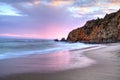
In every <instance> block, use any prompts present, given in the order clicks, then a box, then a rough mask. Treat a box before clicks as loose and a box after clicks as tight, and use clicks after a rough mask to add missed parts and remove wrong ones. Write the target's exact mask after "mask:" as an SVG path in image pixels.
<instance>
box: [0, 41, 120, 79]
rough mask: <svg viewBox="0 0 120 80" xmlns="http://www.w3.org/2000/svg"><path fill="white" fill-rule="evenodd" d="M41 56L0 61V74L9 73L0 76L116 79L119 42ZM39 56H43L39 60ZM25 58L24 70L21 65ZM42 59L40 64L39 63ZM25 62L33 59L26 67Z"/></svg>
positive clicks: (119, 66) (119, 63)
mask: <svg viewBox="0 0 120 80" xmlns="http://www.w3.org/2000/svg"><path fill="white" fill-rule="evenodd" d="M62 53H64V54H62ZM81 53H82V54H83V55H81ZM74 54H75V55H74ZM76 54H77V55H76ZM84 55H85V56H84ZM43 56H44V58H43ZM43 56H41V57H40V56H38V55H36V56H35V55H34V56H31V57H30V56H29V58H28V59H27V60H28V61H27V60H26V58H20V59H21V60H19V58H16V59H8V60H3V61H0V74H1V75H4V74H6V73H10V74H9V75H5V76H1V77H0V80H120V44H119V43H116V44H107V46H106V47H102V48H99V49H94V50H91V49H87V50H82V51H81V50H76V51H70V52H60V53H58V54H57V55H56V53H55V54H54V55H53V54H49V55H47V54H46V55H43ZM71 56H72V58H71ZM86 56H87V57H86ZM48 58H49V59H48ZM38 59H39V62H38ZM43 59H47V60H44V62H43ZM51 59H54V60H51ZM18 61H19V62H18ZM32 61H33V62H32ZM48 61H49V62H48ZM52 61H54V63H53V62H52ZM26 62H27V66H26V67H27V70H26V68H25V66H22V65H23V63H24V65H25V63H26ZM42 62H43V65H44V66H41V65H40V64H41V63H42ZM51 62H52V64H49V65H51V66H45V65H48V63H51ZM28 63H29V64H30V65H31V63H33V66H31V67H29V66H30V65H28ZM10 64H11V65H10ZM13 64H14V65H13ZM36 64H38V65H36ZM18 65H19V66H18ZM20 65H21V66H20ZM35 65H36V66H35ZM12 68H13V69H12ZM24 69H25V70H24ZM46 69H47V70H46ZM13 70H18V71H13ZM22 70H23V71H22ZM15 72H21V73H15Z"/></svg>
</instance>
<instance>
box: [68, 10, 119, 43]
mask: <svg viewBox="0 0 120 80" xmlns="http://www.w3.org/2000/svg"><path fill="white" fill-rule="evenodd" d="M67 41H69V42H77V41H81V42H91V43H108V42H118V41H120V10H119V11H117V12H115V13H111V14H106V16H105V17H104V18H103V19H99V18H98V19H96V20H90V21H87V22H86V24H85V25H84V26H83V27H81V28H78V29H74V30H72V31H71V32H70V33H69V35H68V38H67Z"/></svg>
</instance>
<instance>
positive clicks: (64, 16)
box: [0, 0, 120, 38]
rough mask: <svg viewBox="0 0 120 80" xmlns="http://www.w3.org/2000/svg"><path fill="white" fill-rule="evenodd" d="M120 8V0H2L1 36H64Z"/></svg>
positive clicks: (0, 5)
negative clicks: (89, 21)
mask: <svg viewBox="0 0 120 80" xmlns="http://www.w3.org/2000/svg"><path fill="white" fill-rule="evenodd" d="M119 8H120V0H0V36H17V37H30V38H61V37H65V38H66V37H67V35H68V33H69V32H70V31H71V30H73V29H75V28H78V27H81V26H83V25H84V24H85V22H86V21H87V20H90V19H96V18H97V17H100V18H102V17H104V16H105V14H106V13H107V14H108V13H111V12H115V11H117V10H118V9H119Z"/></svg>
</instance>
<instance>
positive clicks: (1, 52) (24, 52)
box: [0, 38, 98, 60]
mask: <svg viewBox="0 0 120 80" xmlns="http://www.w3.org/2000/svg"><path fill="white" fill-rule="evenodd" d="M92 46H96V45H90V44H84V43H68V42H56V41H54V40H47V39H13V38H12V39H10V38H1V39H0V60H1V59H8V58H16V57H22V56H28V55H31V54H47V53H53V52H55V51H66V50H74V49H82V48H87V47H92ZM97 46H98V45H97Z"/></svg>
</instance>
